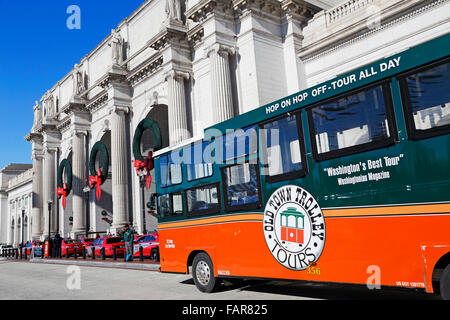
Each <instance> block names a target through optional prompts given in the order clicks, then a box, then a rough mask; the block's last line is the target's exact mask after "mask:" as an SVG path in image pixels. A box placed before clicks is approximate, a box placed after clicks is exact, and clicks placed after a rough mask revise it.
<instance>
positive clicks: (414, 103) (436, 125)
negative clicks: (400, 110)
mask: <svg viewBox="0 0 450 320" xmlns="http://www.w3.org/2000/svg"><path fill="white" fill-rule="evenodd" d="M400 84H401V89H402V97H403V105H404V106H405V115H406V118H407V119H406V120H407V123H408V133H409V136H410V137H411V138H419V139H420V138H426V137H431V136H435V135H439V134H444V133H448V132H449V131H450V91H449V89H448V88H449V87H450V62H448V61H447V62H444V63H442V62H441V63H439V64H437V65H436V64H434V65H432V66H428V67H426V68H421V69H420V70H416V71H415V72H414V73H410V74H409V75H406V76H405V77H403V78H401V79H400Z"/></svg>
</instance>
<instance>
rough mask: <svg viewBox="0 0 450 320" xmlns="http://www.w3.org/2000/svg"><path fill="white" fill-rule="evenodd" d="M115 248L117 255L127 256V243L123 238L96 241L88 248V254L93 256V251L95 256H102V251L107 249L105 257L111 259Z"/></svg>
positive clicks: (104, 238)
mask: <svg viewBox="0 0 450 320" xmlns="http://www.w3.org/2000/svg"><path fill="white" fill-rule="evenodd" d="M114 247H116V254H117V255H122V256H123V255H124V254H125V242H124V241H123V238H122V237H102V238H99V239H97V240H95V241H94V242H93V243H92V245H90V246H88V247H86V251H87V254H88V255H89V256H91V255H92V251H93V250H95V255H96V256H100V255H101V250H102V249H103V248H105V256H107V257H110V256H112V255H113V251H114V249H113V248H114Z"/></svg>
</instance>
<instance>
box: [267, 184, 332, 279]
mask: <svg viewBox="0 0 450 320" xmlns="http://www.w3.org/2000/svg"><path fill="white" fill-rule="evenodd" d="M263 228H264V237H265V239H266V244H267V247H268V249H269V251H270V253H271V254H272V256H273V257H274V258H275V259H276V260H277V261H278V262H279V263H280V264H281V265H283V266H284V267H286V268H288V269H291V270H295V271H301V270H305V269H307V268H308V267H309V266H311V265H312V264H315V263H316V262H317V261H318V260H319V258H320V256H321V255H322V251H323V249H324V246H325V236H326V230H325V219H324V217H323V213H322V209H321V208H320V206H319V204H318V203H317V201H316V199H315V198H314V197H313V196H312V195H311V194H310V193H309V192H308V191H306V190H305V189H303V188H301V187H298V186H293V185H288V186H284V187H281V188H280V189H278V190H277V191H275V192H274V193H273V194H272V196H271V197H270V198H269V200H268V202H267V205H266V208H265V211H264V220H263Z"/></svg>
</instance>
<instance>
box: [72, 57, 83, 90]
mask: <svg viewBox="0 0 450 320" xmlns="http://www.w3.org/2000/svg"><path fill="white" fill-rule="evenodd" d="M72 79H73V94H74V95H79V94H81V93H82V92H83V91H84V90H85V89H86V88H85V85H84V77H83V73H82V72H81V71H80V68H79V66H78V65H77V64H76V65H75V66H74V70H73V74H72Z"/></svg>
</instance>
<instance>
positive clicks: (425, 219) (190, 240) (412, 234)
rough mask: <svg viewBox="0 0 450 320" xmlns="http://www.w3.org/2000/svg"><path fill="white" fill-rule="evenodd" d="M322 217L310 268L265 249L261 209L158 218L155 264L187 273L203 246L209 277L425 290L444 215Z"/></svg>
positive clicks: (447, 222)
mask: <svg viewBox="0 0 450 320" xmlns="http://www.w3.org/2000/svg"><path fill="white" fill-rule="evenodd" d="M257 217H259V218H257ZM212 219H213V220H212ZM221 219H222V221H220V220H221ZM325 221H326V240H325V246H324V249H323V252H322V255H321V256H320V258H319V260H318V261H317V264H316V265H315V266H314V268H312V267H311V268H310V269H306V270H303V271H293V270H289V269H287V268H286V267H284V266H282V265H281V264H280V263H279V262H278V261H277V260H276V259H275V258H274V257H273V256H272V254H271V252H270V250H269V248H268V246H267V244H266V241H265V238H264V232H263V224H262V214H251V215H248V214H247V215H241V216H239V219H238V218H237V216H233V219H227V218H217V217H216V218H208V219H201V220H196V221H195V222H187V221H186V222H181V223H177V224H168V225H165V224H162V225H160V250H161V271H163V272H180V273H186V272H187V270H188V267H187V262H188V258H189V256H190V255H191V253H192V252H194V251H206V252H207V253H208V254H209V255H210V257H211V259H212V261H213V264H214V272H215V275H216V276H219V275H223V276H238V277H257V278H274V279H294V280H307V281H320V282H339V283H356V284H368V283H369V284H373V285H375V284H378V282H379V284H380V285H386V286H403V287H410V288H426V289H427V291H428V292H432V288H431V273H432V271H433V267H434V265H435V264H436V262H437V260H438V259H439V258H440V257H441V256H442V255H444V254H445V253H447V252H449V244H450V233H449V232H448V230H449V226H450V215H449V214H440V215H432V214H431V215H413V216H405V215H402V216H376V217H339V218H326V219H325ZM426 248H428V249H427V250H425V249H426ZM430 248H437V249H436V250H430Z"/></svg>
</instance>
